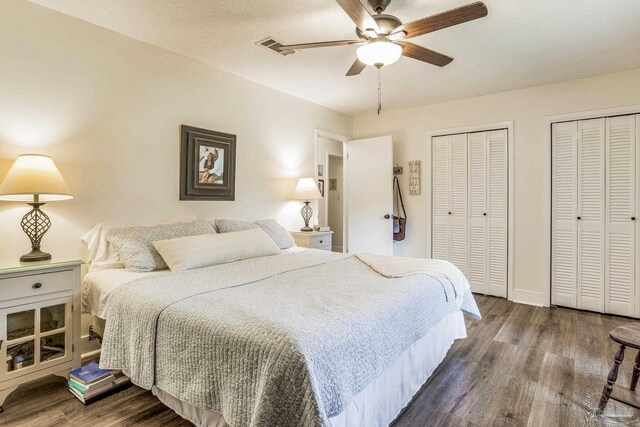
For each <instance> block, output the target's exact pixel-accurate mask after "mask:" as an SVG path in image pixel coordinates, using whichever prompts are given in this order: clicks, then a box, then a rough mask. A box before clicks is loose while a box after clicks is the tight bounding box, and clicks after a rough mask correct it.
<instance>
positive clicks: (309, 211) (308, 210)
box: [300, 200, 313, 232]
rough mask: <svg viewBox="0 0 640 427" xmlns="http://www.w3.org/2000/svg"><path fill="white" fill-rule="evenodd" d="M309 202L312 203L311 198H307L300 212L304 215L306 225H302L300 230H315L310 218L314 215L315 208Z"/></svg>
mask: <svg viewBox="0 0 640 427" xmlns="http://www.w3.org/2000/svg"><path fill="white" fill-rule="evenodd" d="M309 203H311V202H310V201H309V200H305V201H304V206H303V207H302V209H301V210H300V214H301V215H302V219H303V220H304V227H302V228H301V229H300V231H307V232H308V231H313V228H311V227H309V220H310V219H311V216H312V215H313V210H312V209H311V206H309Z"/></svg>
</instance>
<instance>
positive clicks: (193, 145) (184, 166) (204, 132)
mask: <svg viewBox="0 0 640 427" xmlns="http://www.w3.org/2000/svg"><path fill="white" fill-rule="evenodd" d="M180 134H181V137H180V200H201V201H218V200H226V201H230V200H235V179H236V135H232V134H229V133H223V132H217V131H212V130H209V129H202V128H197V127H193V126H187V125H182V126H181V132H180Z"/></svg>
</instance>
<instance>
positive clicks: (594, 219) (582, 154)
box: [577, 119, 605, 312]
mask: <svg viewBox="0 0 640 427" xmlns="http://www.w3.org/2000/svg"><path fill="white" fill-rule="evenodd" d="M604 136H605V119H593V120H583V121H581V122H579V123H578V215H577V219H578V308H582V309H585V310H593V311H599V312H603V311H604V252H605V251H604V248H605V240H604V233H605V231H604V216H605V212H604V199H605V197H604V187H605V182H604V172H605V158H604V148H605V147H604Z"/></svg>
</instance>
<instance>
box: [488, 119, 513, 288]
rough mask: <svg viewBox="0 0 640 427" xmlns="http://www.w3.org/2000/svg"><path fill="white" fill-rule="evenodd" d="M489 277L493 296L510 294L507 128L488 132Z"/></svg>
mask: <svg viewBox="0 0 640 427" xmlns="http://www.w3.org/2000/svg"><path fill="white" fill-rule="evenodd" d="M488 149H489V155H488V165H489V170H488V175H487V179H488V183H489V185H488V193H487V196H488V198H487V199H488V200H487V202H488V207H489V209H488V212H487V221H488V241H489V250H488V256H489V260H488V263H487V266H488V278H489V293H490V294H491V295H495V296H500V297H506V296H507V210H508V205H507V130H506V129H504V130H498V131H491V132H489V133H488Z"/></svg>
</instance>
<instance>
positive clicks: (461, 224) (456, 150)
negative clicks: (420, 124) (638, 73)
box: [449, 134, 469, 276]
mask: <svg viewBox="0 0 640 427" xmlns="http://www.w3.org/2000/svg"><path fill="white" fill-rule="evenodd" d="M450 146H451V149H450V152H451V173H450V176H451V210H450V212H451V215H450V216H451V234H450V242H451V243H450V246H451V249H450V251H451V252H450V254H449V257H450V258H449V261H451V262H452V263H453V264H454V265H455V266H456V267H458V268H459V269H460V271H462V272H463V273H464V275H465V276H467V275H468V258H469V242H468V240H467V239H468V237H467V232H468V230H467V221H468V212H467V196H468V193H467V134H458V135H451V143H450Z"/></svg>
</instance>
